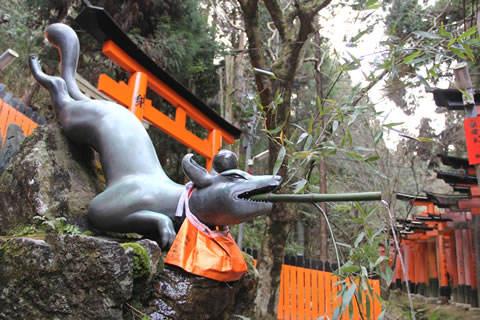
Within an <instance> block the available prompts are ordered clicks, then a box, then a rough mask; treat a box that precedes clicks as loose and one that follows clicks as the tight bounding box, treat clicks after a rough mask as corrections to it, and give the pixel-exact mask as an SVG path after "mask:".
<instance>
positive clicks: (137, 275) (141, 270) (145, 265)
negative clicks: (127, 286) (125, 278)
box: [122, 242, 150, 279]
mask: <svg viewBox="0 0 480 320" xmlns="http://www.w3.org/2000/svg"><path fill="white" fill-rule="evenodd" d="M122 247H123V248H124V249H125V250H127V249H128V248H132V249H133V279H141V278H143V277H147V276H148V275H149V274H150V258H149V257H148V253H147V250H145V248H144V247H142V246H141V245H139V244H138V243H134V242H127V243H122Z"/></svg>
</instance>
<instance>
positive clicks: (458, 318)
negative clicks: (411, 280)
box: [384, 291, 480, 320]
mask: <svg viewBox="0 0 480 320" xmlns="http://www.w3.org/2000/svg"><path fill="white" fill-rule="evenodd" d="M412 302H413V309H414V310H415V319H416V320H444V319H448V320H450V319H451V320H463V319H468V320H480V309H479V310H465V308H464V307H463V306H459V305H456V304H455V303H448V304H444V305H440V304H438V303H436V302H435V301H428V300H427V299H425V298H424V297H420V296H416V295H412ZM409 311H410V306H409V302H408V297H407V295H406V294H405V293H399V292H395V291H392V293H391V294H390V299H389V302H388V306H387V311H386V313H385V317H384V320H397V319H398V320H403V319H411V318H410V317H409V316H408V314H407V313H408V312H409Z"/></svg>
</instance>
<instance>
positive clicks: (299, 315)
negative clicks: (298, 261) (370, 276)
mask: <svg viewBox="0 0 480 320" xmlns="http://www.w3.org/2000/svg"><path fill="white" fill-rule="evenodd" d="M337 281H339V279H338V278H337V277H335V276H334V275H333V273H331V272H326V271H320V270H314V269H308V268H302V267H295V266H290V265H286V264H284V265H283V266H282V273H281V278H280V298H279V302H278V309H277V319H279V320H280V319H281V320H293V319H295V320H310V319H312V320H313V319H315V320H316V319H318V318H320V317H322V316H323V317H324V319H332V317H333V313H334V310H335V308H336V307H338V306H340V305H341V298H340V297H337V293H338V291H339V290H340V286H339V285H336V282H337ZM369 282H370V286H371V287H372V289H373V292H374V294H375V297H374V298H373V299H372V297H371V296H370V297H369V298H368V299H372V300H373V301H372V300H369V301H371V302H369V303H368V305H369V309H370V311H369V312H368V313H369V314H370V317H368V316H367V303H366V301H367V295H368V294H367V293H366V292H365V293H364V294H363V295H362V302H363V303H362V306H361V309H362V312H363V319H377V318H378V316H379V315H380V313H381V312H382V308H381V303H380V301H379V300H378V298H377V295H378V296H379V295H380V280H369ZM354 299H355V298H354ZM352 305H353V316H352V318H351V319H353V320H357V319H362V317H361V316H360V311H359V308H358V305H357V303H356V301H353V304H352ZM348 315H349V309H348V308H347V310H346V311H345V312H344V313H343V315H342V316H341V317H340V319H344V320H346V319H349V316H348Z"/></svg>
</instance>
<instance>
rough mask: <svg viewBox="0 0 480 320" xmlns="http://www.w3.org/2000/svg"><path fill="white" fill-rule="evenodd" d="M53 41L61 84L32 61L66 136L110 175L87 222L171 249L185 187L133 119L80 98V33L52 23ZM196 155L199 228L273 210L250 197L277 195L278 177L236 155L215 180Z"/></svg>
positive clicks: (220, 161)
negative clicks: (260, 172) (247, 168)
mask: <svg viewBox="0 0 480 320" xmlns="http://www.w3.org/2000/svg"><path fill="white" fill-rule="evenodd" d="M47 39H48V40H49V42H50V43H51V44H53V45H54V46H55V47H57V49H58V50H59V51H60V55H61V63H62V68H61V74H62V77H56V76H50V75H47V74H45V73H43V72H42V70H41V68H40V64H39V62H38V59H37V58H36V57H35V56H30V59H29V66H30V70H31V72H32V74H33V76H34V77H35V79H36V80H37V81H38V82H39V83H40V84H41V85H42V86H44V87H45V88H46V89H47V90H48V91H49V93H50V96H51V100H52V103H53V106H54V111H55V114H56V116H57V119H58V121H59V123H60V125H61V127H62V129H63V131H64V132H65V134H66V135H67V136H68V137H69V138H70V139H71V140H73V141H75V142H77V143H82V144H88V145H90V146H91V147H92V148H94V149H95V150H96V151H97V152H98V153H99V155H100V162H101V164H102V167H103V170H104V173H105V179H106V183H107V187H106V189H105V190H104V191H103V192H102V193H100V194H99V195H97V196H96V197H95V198H94V199H93V200H92V201H91V203H90V206H89V208H88V219H89V221H90V222H91V223H92V224H93V226H95V227H97V228H98V229H100V230H103V231H113V232H135V233H139V234H142V235H145V236H146V237H149V238H152V239H154V240H156V241H157V242H158V243H159V244H160V245H161V246H162V247H164V248H165V247H169V246H170V245H171V244H172V242H173V240H174V238H175V228H174V224H173V220H174V219H175V213H176V209H177V205H178V202H179V199H180V197H181V195H182V193H183V191H184V186H183V185H180V184H177V183H175V182H173V181H172V180H171V179H170V178H168V176H167V175H166V174H165V172H164V171H163V169H162V166H161V165H160V162H159V160H158V158H157V155H156V153H155V149H154V147H153V144H152V142H151V140H150V138H149V136H148V134H147V132H146V130H145V128H144V127H143V125H142V123H141V122H140V121H139V120H138V119H137V118H136V117H135V115H134V114H133V113H131V112H130V111H128V110H127V109H125V108H124V107H122V106H120V105H118V104H116V103H114V102H110V101H102V100H91V99H89V98H88V97H86V96H85V95H83V94H82V93H81V92H80V90H79V89H78V87H77V85H76V83H75V72H76V67H77V62H78V56H79V41H78V38H77V36H76V34H75V32H74V31H73V30H72V29H71V28H70V27H68V26H66V25H64V24H53V25H50V26H49V27H48V28H47ZM192 156H193V155H192V154H187V155H186V156H185V157H184V158H183V160H182V168H183V170H184V173H185V175H186V176H187V177H188V178H189V179H190V180H191V181H192V182H193V184H194V186H195V187H194V189H193V192H192V193H191V196H190V199H189V207H190V210H191V212H192V213H193V214H194V215H195V216H196V217H197V218H198V219H199V220H200V221H201V222H203V223H204V224H206V225H209V226H227V225H234V224H238V223H241V222H244V221H247V220H249V219H252V218H254V217H256V216H258V215H261V214H264V213H267V212H270V211H271V209H272V203H269V202H259V201H251V200H249V199H248V197H249V196H251V195H253V194H258V193H265V192H269V191H272V190H273V189H275V188H276V187H278V185H279V184H280V180H281V178H280V177H278V176H269V175H265V176H254V175H250V174H248V173H246V172H244V171H242V170H238V169H236V166H237V160H236V156H235V155H234V154H232V153H231V152H229V151H226V150H222V151H220V152H219V153H218V154H217V155H216V156H215V157H214V160H213V170H211V172H210V173H209V172H207V171H206V170H205V169H204V168H203V167H201V166H200V165H198V164H197V163H196V162H195V161H194V160H193V159H192Z"/></svg>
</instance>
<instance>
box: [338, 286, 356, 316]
mask: <svg viewBox="0 0 480 320" xmlns="http://www.w3.org/2000/svg"><path fill="white" fill-rule="evenodd" d="M355 290H357V284H356V283H355V282H352V284H351V285H350V288H348V290H347V292H346V293H345V294H344V295H343V296H342V310H341V312H343V311H344V310H345V309H346V308H347V306H348V305H349V304H350V301H352V298H353V294H354V293H355Z"/></svg>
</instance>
